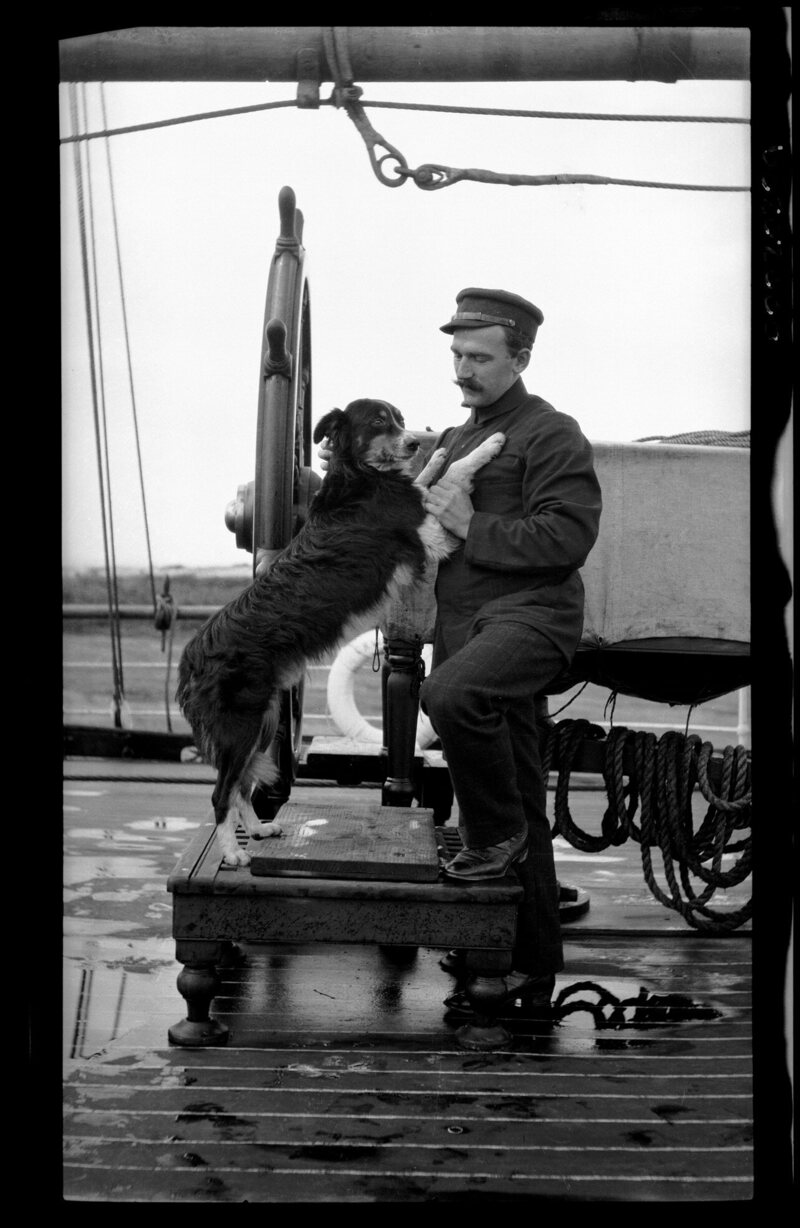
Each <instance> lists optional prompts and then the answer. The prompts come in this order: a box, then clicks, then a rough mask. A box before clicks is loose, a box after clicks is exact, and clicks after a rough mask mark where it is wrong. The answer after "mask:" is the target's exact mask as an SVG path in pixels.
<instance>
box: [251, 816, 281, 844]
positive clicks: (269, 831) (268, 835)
mask: <svg viewBox="0 0 800 1228" xmlns="http://www.w3.org/2000/svg"><path fill="white" fill-rule="evenodd" d="M249 834H250V836H251V837H252V838H253V839H254V840H274V839H275V837H276V836H282V835H283V828H282V827H281V825H280V823H276V822H275V821H274V820H273V821H272V823H259V824H258V825H257V827H256V828H255V829H254V830H253V831H251V832H250V833H249Z"/></svg>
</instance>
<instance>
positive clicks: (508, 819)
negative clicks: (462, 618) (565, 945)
mask: <svg viewBox="0 0 800 1228" xmlns="http://www.w3.org/2000/svg"><path fill="white" fill-rule="evenodd" d="M442 655H443V654H442V652H441V648H440V647H438V646H437V650H436V651H435V653H434V661H433V669H432V671H431V674H430V676H429V677H428V678H427V679H426V680H425V681H424V682H423V684H422V689H421V691H420V703H421V706H422V708H423V711H425V712H426V713H427V714H428V717H429V718H430V721H431V724H432V725H433V727H434V729H435V730H436V733H437V734H438V736H439V738H440V740H441V743H442V749H443V751H444V755H445V758H446V760H447V766H448V768H449V769H450V776H451V778H452V781H453V790H454V792H455V796H456V800H457V802H458V809H459V830H460V832H461V838H462V840H463V842H464V844H465V845H467V846H469V847H473V848H483V847H486V846H487V845H492V844H498V843H499V842H500V841H501V840H507V839H508V837H509V836H512V835H514V834H515V833H517V832H519V831H521V830H522V829H523V827H525V825H526V824H527V828H528V856H527V858H526V860H525V861H524V862H522V863H521V864H518V865H516V866H515V870H516V873H517V876H518V878H519V880H520V883H521V884H522V887H523V889H524V892H525V899H524V902H523V904H522V905H521V906H520V910H519V915H518V918H517V941H516V944H515V949H514V968H515V969H516V970H517V971H519V972H527V973H529V974H531V975H534V976H542V975H546V974H547V973H550V972H558V971H559V970H560V969H561V968H563V966H564V963H563V953H562V945H561V925H560V920H559V888H558V882H557V879H556V873H555V865H554V861H553V844H552V838H551V836H550V825H549V822H548V819H547V811H546V799H547V782H546V781H545V779H544V776H543V773H542V763H541V758H540V755H539V742H538V736H537V731H536V717H535V698H536V695H537V694H538V693H539V692H540V691H542V690H544V688H545V687H546V686H547V684H548V683H550V682H552V680H553V679H554V678H555V677H556V676H557V675H558V674H560V673H561V671H562V670H563V669H564V667H565V664H566V662H565V660H564V657H563V655H562V654H561V653H560V652H559V651H558V649H557V648H556V647H555V646H554V645H553V644H552V643H551V641H550V640H549V639H548V638H547V637H546V636H544V635H541V634H540V633H539V632H538V631H537V630H536V629H535V628H533V627H529V626H526V625H525V624H523V623H510V622H509V623H506V622H502V623H501V622H487V623H484V624H483V625H482V626H480V627H479V629H478V630H477V632H476V633H475V634H474V635H473V636H472V638H471V639H469V640H468V641H467V643H466V644H465V645H464V646H463V648H460V649H459V650H458V652H455V653H453V655H452V656H450V657H447V658H446V659H444V660H442V659H441V657H442Z"/></svg>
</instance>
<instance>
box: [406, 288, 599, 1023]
mask: <svg viewBox="0 0 800 1228" xmlns="http://www.w3.org/2000/svg"><path fill="white" fill-rule="evenodd" d="M543 319H544V317H543V315H542V312H541V311H540V310H539V308H538V307H536V306H534V305H533V303H530V302H528V301H527V300H526V299H523V298H520V297H519V296H518V295H516V294H510V293H507V292H506V291H502V290H484V289H477V288H469V289H466V290H462V291H461V293H460V294H459V295H458V296H457V298H456V312H455V314H454V316H453V317H452V319H451V320H450V321H449V322H448V323H447V324H445V325H443V326H442V330H441V331H442V332H444V333H447V334H449V335H450V336H452V339H453V340H452V345H451V351H452V354H453V365H454V368H455V383H456V384H457V385H458V387H459V388H460V389H461V392H462V397H463V401H462V404H463V405H464V407H465V408H467V409H469V410H470V415H469V417H468V418H467V420H466V422H464V423H463V424H462V425H461V426H460V427H456V428H450V429H448V430H446V431H445V432H444V433H443V434H442V436H441V437H440V439H439V440H438V441H437V445H436V446H437V447H445V448H446V449H447V459H446V463H445V469H444V470H443V474H442V477H441V478H440V479H439V481H438V482H437V483H436V485H435V486H433V487H432V488H431V489H430V490H428V491H426V492H425V495H424V502H425V507H426V509H427V510H428V511H430V512H433V513H434V515H436V516H437V517H438V519H439V520H440V521H441V523H442V524H443V525H444V526H445V528H447V529H449V530H450V531H451V532H452V533H454V534H455V535H456V536H457V537H459V538H461V540H462V541H463V546H462V547H461V548H460V549H459V550H457V551H456V553H455V554H453V555H452V556H451V557H450V558H449V559H448V560H446V561H445V562H443V563H442V564H441V565H440V568H439V574H438V578H437V583H436V597H437V621H436V631H435V642H434V653H433V662H432V670H431V674H430V676H429V677H428V678H427V679H426V680H425V682H424V683H423V686H422V689H421V692H420V701H421V705H422V707H423V710H424V711H426V712H427V714H428V716H429V718H430V720H431V722H432V724H433V726H434V728H435V730H436V732H437V734H438V736H439V738H440V740H441V743H442V748H443V752H444V755H445V758H446V761H447V765H448V768H449V770H450V775H451V778H452V783H453V789H454V793H455V797H456V800H457V802H458V809H459V830H460V833H461V838H462V843H463V846H464V847H463V849H462V851H461V852H459V853H458V854H457V855H456V856H455V857H454V858H452V860H451V861H449V862H448V863H447V865H446V866H445V867H444V872H445V874H446V875H447V876H448V877H449V878H451V879H457V880H461V881H463V882H467V883H469V882H481V881H485V880H487V879H492V878H497V877H500V876H502V875H503V874H505V873H506V872H507V871H508V869H509V868H510V867H511V866H514V867H515V869H516V872H517V875H518V877H519V879H520V881H521V883H522V885H523V888H524V893H525V899H524V903H523V905H522V906H521V908H520V913H519V917H518V925H517V941H516V944H515V950H514V961H513V967H514V971H513V972H512V973H511V974H510V976H508V977H507V978H506V990H507V997H508V999H509V1001H510V1000H514V999H516V998H523V999H525V998H531V999H536V1000H540V999H547V1000H549V998H550V996H551V994H552V989H553V985H554V974H555V973H556V972H558V971H559V970H560V969H561V968H562V967H563V954H562V946H561V929H560V921H559V888H558V883H557V880H556V875H555V866H554V861H553V849H552V841H551V837H550V831H549V823H548V819H547V814H546V809H545V806H546V781H545V780H544V777H543V772H542V765H541V759H540V755H539V748H538V742H537V731H536V718H535V699H536V696H537V695H538V694H540V693H541V692H542V691H544V690H545V689H546V688H547V686H548V684H549V683H551V682H553V681H554V680H555V679H556V677H557V676H558V675H559V674H560V673H561V672H562V671H563V670H564V669H565V667H566V666H567V665H568V664H569V663H570V661H571V660H572V657H573V654H574V652H575V650H576V648H577V646H578V643H579V641H580V637H581V632H582V628H583V585H582V582H581V578H580V575H579V574H578V568H580V567H581V566H582V565H583V563H584V562H585V560H586V557H587V555H588V554H589V551H590V550H591V548H592V546H593V544H594V542H595V539H596V537H597V531H598V524H599V518H600V510H601V496H600V487H599V484H598V481H597V478H596V476H595V472H594V467H593V461H592V449H591V445H590V444H589V442H588V441H587V440H586V439H585V438H584V436H583V434H582V433H581V430H580V428H579V426H578V424H577V422H575V420H574V419H573V418H571V417H568V416H567V415H566V414H562V413H558V412H557V411H556V410H555V409H554V408H553V407H552V406H551V405H549V404H548V403H547V402H546V401H544V400H542V398H541V397H538V396H533V395H531V394H529V393H528V392H527V390H526V388H525V385H524V384H523V382H522V378H521V376H522V373H523V371H525V369H526V368H527V366H528V364H529V362H530V359H531V348H532V346H533V344H534V341H535V338H536V333H537V330H538V328H539V326H540V325H541V323H542V321H543ZM495 431H502V433H503V434H504V435H505V437H506V443H505V445H504V447H503V450H502V451H501V452H500V454H499V456H497V457H496V458H495V459H494V460H493V461H491V462H490V463H489V464H488V465H487V466H486V467H485V468H484V469H482V470H481V471H480V472H479V473H478V475H477V478H476V480H475V485H474V489H473V492H472V494H471V495H465V494H464V493H463V491H461V490H459V489H458V488H457V487H456V486H455V485H454V484H452V483H449V482H448V479H447V466H449V464H450V463H451V462H452V461H454V460H456V459H457V458H459V457H460V456H463V455H465V454H466V453H467V452H470V451H472V449H473V448H474V447H475V446H476V445H477V444H479V443H481V442H482V441H483V440H484V439H485V438H486V437H487V436H489V435H491V434H493V433H494V432H495ZM456 958H457V957H456V953H453V952H451V957H450V964H448V963H447V962H446V961H445V964H444V966H446V967H448V966H449V967H453V966H454V963H455V960H456ZM454 1001H455V1000H453V999H449V1000H448V1002H449V1003H453V1002H454Z"/></svg>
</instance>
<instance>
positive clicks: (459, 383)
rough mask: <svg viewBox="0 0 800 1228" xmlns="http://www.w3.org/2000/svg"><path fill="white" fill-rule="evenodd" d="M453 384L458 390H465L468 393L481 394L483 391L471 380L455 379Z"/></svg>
mask: <svg viewBox="0 0 800 1228" xmlns="http://www.w3.org/2000/svg"><path fill="white" fill-rule="evenodd" d="M453 383H454V384H455V386H456V388H463V389H465V390H466V391H467V392H480V390H481V386H480V384H476V383H475V382H474V380H471V379H454V380H453Z"/></svg>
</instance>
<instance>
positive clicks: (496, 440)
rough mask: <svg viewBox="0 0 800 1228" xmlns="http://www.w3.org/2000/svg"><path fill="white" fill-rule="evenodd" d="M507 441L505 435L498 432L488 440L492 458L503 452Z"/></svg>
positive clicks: (487, 444)
mask: <svg viewBox="0 0 800 1228" xmlns="http://www.w3.org/2000/svg"><path fill="white" fill-rule="evenodd" d="M505 441H506V437H505V435H502V434H501V433H500V431H498V432H497V433H496V434H495V435H490V436H489V438H488V439H487V440H486V448H487V451H488V452H489V453H490V454H491V455H492V456H499V454H500V453H501V452H502V451H503V444H504V443H505Z"/></svg>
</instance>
